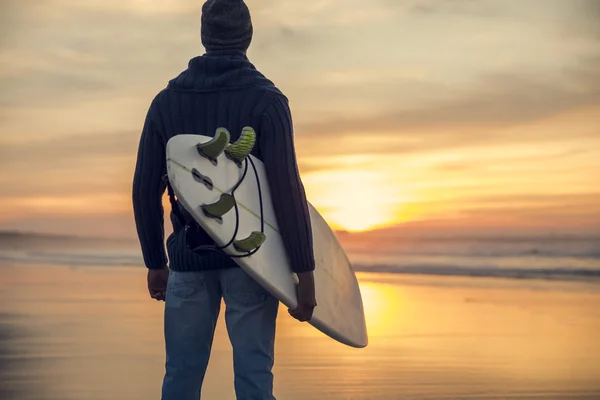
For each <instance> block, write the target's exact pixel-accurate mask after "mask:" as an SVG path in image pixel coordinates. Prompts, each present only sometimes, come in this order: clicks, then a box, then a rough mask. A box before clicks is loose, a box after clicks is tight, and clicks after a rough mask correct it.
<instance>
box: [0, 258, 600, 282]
mask: <svg viewBox="0 0 600 400" xmlns="http://www.w3.org/2000/svg"><path fill="white" fill-rule="evenodd" d="M470 260H471V261H474V260H476V258H470ZM479 260H480V261H481V259H479ZM0 261H5V262H12V263H21V264H47V265H63V266H69V267H142V266H143V265H144V261H143V258H142V255H141V253H140V252H139V251H120V252H114V251H112V252H111V251H85V252H49V251H39V250H36V251H8V252H7V251H2V252H0ZM466 261H467V260H466V259H464V258H463V259H460V260H459V259H456V258H453V257H448V258H445V259H444V262H443V263H439V264H436V262H434V261H432V260H428V259H426V258H418V259H411V260H404V262H402V260H394V261H393V262H392V263H387V264H386V263H373V262H368V261H367V262H362V263H355V264H354V265H353V269H354V270H355V271H357V272H369V273H386V274H404V275H436V276H457V277H485V278H505V279H543V280H562V281H593V282H600V268H596V267H591V268H585V267H581V266H578V265H577V263H576V262H575V261H577V260H575V259H574V260H571V263H572V265H571V266H568V265H564V266H562V265H560V264H556V265H552V266H547V265H546V266H542V265H540V266H537V267H534V266H532V265H527V264H528V262H527V260H526V259H524V260H523V262H522V265H521V264H519V265H518V267H514V266H498V265H494V263H493V262H491V260H488V261H490V262H489V263H488V262H484V263H482V264H480V265H477V264H469V265H468V266H465V262H466ZM567 261H568V260H567ZM563 262H565V260H563Z"/></svg>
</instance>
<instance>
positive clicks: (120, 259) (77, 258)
mask: <svg viewBox="0 0 600 400" xmlns="http://www.w3.org/2000/svg"><path fill="white" fill-rule="evenodd" d="M0 260H2V261H9V262H15V263H29V264H50V265H66V266H69V267H78V266H82V267H90V266H97V267H128V266H143V265H144V260H143V258H142V256H141V255H140V254H128V253H107V252H102V253H89V252H86V253H56V252H44V251H29V252H4V253H0Z"/></svg>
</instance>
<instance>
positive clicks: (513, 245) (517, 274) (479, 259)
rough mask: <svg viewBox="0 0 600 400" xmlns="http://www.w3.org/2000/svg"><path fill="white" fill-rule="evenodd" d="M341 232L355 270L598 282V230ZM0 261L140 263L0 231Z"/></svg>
mask: <svg viewBox="0 0 600 400" xmlns="http://www.w3.org/2000/svg"><path fill="white" fill-rule="evenodd" d="M358 237H359V239H355V238H348V235H347V234H345V235H341V237H340V241H341V243H342V245H343V246H344V248H345V249H346V251H347V253H348V256H349V258H350V261H351V262H352V265H353V267H354V269H355V270H356V271H362V272H373V273H389V274H409V275H434V276H435V275H438V276H467V277H490V278H506V279H545V280H576V281H586V282H600V237H595V236H592V237H586V236H546V237H506V236H504V237H489V236H488V237H482V238H477V237H462V238H460V237H450V238H448V237H445V238H444V237H440V238H435V237H421V238H414V237H405V238H402V237H400V238H385V239H382V240H380V241H378V240H373V239H370V240H368V241H361V240H360V236H358ZM0 261H3V262H5V263H11V262H12V263H27V264H33V263H35V264H49V265H69V266H76V267H82V266H104V267H119V266H140V265H143V259H142V256H141V252H140V250H139V245H138V243H137V242H136V241H135V240H132V239H105V238H91V239H90V238H76V237H64V236H62V237H61V236H49V235H31V234H17V233H4V234H0Z"/></svg>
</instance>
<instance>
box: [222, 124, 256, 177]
mask: <svg viewBox="0 0 600 400" xmlns="http://www.w3.org/2000/svg"><path fill="white" fill-rule="evenodd" d="M255 143H256V132H255V131H254V129H252V128H251V127H249V126H247V127H245V128H244V129H242V134H241V135H240V138H239V139H238V140H236V142H235V143H232V144H230V145H229V146H227V147H226V148H225V155H226V156H227V158H229V159H230V160H232V161H233V162H235V163H236V164H237V165H238V167H241V166H242V161H244V159H245V158H246V157H248V155H249V154H250V152H251V151H252V149H253V148H254V144H255Z"/></svg>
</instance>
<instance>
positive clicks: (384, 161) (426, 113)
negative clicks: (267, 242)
mask: <svg viewBox="0 0 600 400" xmlns="http://www.w3.org/2000/svg"><path fill="white" fill-rule="evenodd" d="M173 4H175V5H173ZM201 4H202V2H201V1H191V0H181V1H177V2H164V1H155V0H145V1H143V0H137V1H129V2H123V1H114V0H103V1H85V2H82V1H78V0H77V1H76V0H48V1H44V2H42V1H39V2H38V1H31V2H20V1H17V0H14V1H8V2H2V3H1V4H0V34H1V36H0V37H1V39H0V46H1V49H0V50H1V51H0V85H1V86H0V87H2V90H1V91H0V163H1V164H2V168H1V169H0V182H1V184H2V187H3V188H4V190H3V191H2V192H1V193H0V229H23V230H36V231H44V232H61V233H78V234H101V235H117V236H130V235H133V233H134V226H133V218H132V214H131V204H130V189H131V179H132V174H133V167H134V160H135V153H136V150H137V142H138V139H139V134H140V129H141V125H142V122H143V119H144V115H145V112H146V110H147V107H148V105H149V103H150V101H151V100H152V98H153V96H154V95H155V94H156V93H157V92H158V91H159V90H160V89H161V88H163V87H164V86H165V85H166V83H167V81H168V80H169V79H170V78H172V77H174V76H175V75H177V74H178V73H179V72H180V71H181V70H183V69H184V68H185V67H186V65H187V61H188V59H189V58H191V57H193V56H195V55H198V54H201V53H202V52H203V49H202V47H201V44H200V39H199V20H200V8H201ZM248 4H249V6H250V8H251V11H252V13H253V19H254V25H255V40H254V43H253V46H252V47H251V49H250V52H249V57H250V59H251V60H252V61H253V62H254V63H255V64H256V65H257V67H258V68H259V69H260V70H261V71H263V72H264V73H265V74H266V75H268V76H269V77H270V78H271V79H272V80H273V81H274V82H275V83H276V84H278V86H279V87H280V88H281V89H282V90H283V91H284V92H285V93H286V94H287V95H288V97H289V98H290V101H291V106H292V112H293V114H294V120H295V126H296V144H297V150H298V154H299V163H300V167H301V171H302V178H303V181H304V183H305V186H306V189H307V193H308V196H309V200H310V201H311V202H312V203H313V204H314V205H315V206H316V207H317V208H318V209H319V210H320V211H321V212H322V213H323V215H324V216H325V217H326V219H327V220H328V221H329V222H330V223H331V224H332V225H334V226H335V227H336V228H340V229H347V230H364V229H373V228H376V227H380V226H389V225H396V224H401V226H410V227H415V226H423V227H427V229H431V230H436V229H443V230H448V229H450V230H452V229H455V230H456V229H459V230H473V229H478V230H487V231H491V232H493V231H494V230H496V229H501V230H512V231H522V230H524V229H532V230H536V229H538V230H544V231H552V232H561V231H569V232H571V231H589V230H598V229H600V30H599V28H598V24H597V21H598V19H599V18H600V6H598V4H599V3H598V2H597V1H595V0H570V1H562V0H532V1H527V2H525V1H518V0H514V1H500V0H497V1H491V0H490V1H485V0H482V1H470V0H429V1H426V0H409V1H389V0H372V1H358V0H320V1H302V2H299V1H296V0H278V1H275V0H250V1H248Z"/></svg>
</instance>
